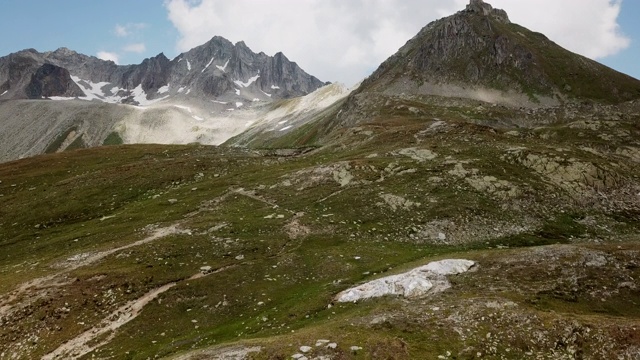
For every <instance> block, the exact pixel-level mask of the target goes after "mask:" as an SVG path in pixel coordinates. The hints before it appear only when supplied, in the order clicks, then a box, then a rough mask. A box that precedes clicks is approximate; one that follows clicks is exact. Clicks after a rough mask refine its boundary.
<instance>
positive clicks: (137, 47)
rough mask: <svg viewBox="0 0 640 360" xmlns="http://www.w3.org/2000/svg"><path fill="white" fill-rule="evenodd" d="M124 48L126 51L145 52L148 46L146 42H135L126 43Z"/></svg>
mask: <svg viewBox="0 0 640 360" xmlns="http://www.w3.org/2000/svg"><path fill="white" fill-rule="evenodd" d="M122 50H124V51H126V52H132V53H136V54H142V53H143V52H145V51H147V46H146V45H145V44H144V43H135V44H129V45H126V46H125V47H123V48H122Z"/></svg>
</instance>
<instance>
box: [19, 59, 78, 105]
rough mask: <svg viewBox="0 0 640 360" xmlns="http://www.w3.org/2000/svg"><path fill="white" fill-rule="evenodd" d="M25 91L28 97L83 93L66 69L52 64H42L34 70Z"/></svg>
mask: <svg viewBox="0 0 640 360" xmlns="http://www.w3.org/2000/svg"><path fill="white" fill-rule="evenodd" d="M25 92H26V95H27V97H28V98H30V99H40V98H42V97H51V96H64V97H76V96H83V95H84V93H83V92H82V90H81V89H80V88H79V87H78V85H76V83H74V82H73V80H71V75H70V74H69V71H68V70H67V69H64V68H61V67H59V66H55V65H52V64H44V65H42V66H41V67H40V68H38V70H36V72H35V74H33V75H32V76H31V82H29V84H28V85H27V87H26V88H25Z"/></svg>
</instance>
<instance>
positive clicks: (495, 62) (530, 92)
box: [354, 0, 640, 108]
mask: <svg viewBox="0 0 640 360" xmlns="http://www.w3.org/2000/svg"><path fill="white" fill-rule="evenodd" d="M586 79H589V80H588V81H587V80H586ZM363 91H369V92H371V91H373V92H384V93H385V94H391V95H396V94H403V93H404V94H407V93H413V94H420V95H436V96H445V97H459V98H469V99H473V100H480V101H485V102H490V103H495V104H501V105H507V106H514V107H531V108H535V107H541V106H542V107H546V106H555V105H559V104H561V103H564V102H567V101H575V100H578V101H582V100H584V99H589V100H595V101H603V102H608V103H619V102H621V101H628V100H632V99H635V98H638V97H640V82H639V81H638V80H636V79H633V78H631V77H629V76H627V75H624V74H621V73H619V72H616V71H614V70H612V69H609V68H607V67H606V66H604V65H601V64H599V63H597V62H595V61H592V60H590V59H587V58H585V57H583V56H580V55H578V54H574V53H572V52H570V51H568V50H566V49H563V48H562V47H560V46H558V45H557V44H555V43H554V42H553V41H551V40H549V39H548V38H547V37H546V36H544V35H543V34H540V33H536V32H533V31H530V30H528V29H526V28H524V27H522V26H520V25H517V24H514V23H511V22H510V21H509V17H508V15H507V13H506V12H505V11H504V10H500V9H494V8H493V7H492V6H491V5H490V4H487V3H485V2H484V1H482V0H471V1H470V2H469V4H468V5H467V6H466V8H465V9H464V10H462V11H459V12H457V13H455V14H453V15H451V16H448V17H446V18H442V19H439V20H436V21H434V22H432V23H430V24H428V25H427V26H425V27H424V28H423V29H422V30H421V31H420V32H419V33H418V34H417V35H416V36H415V37H414V38H413V39H411V40H409V41H408V42H407V43H406V44H405V45H404V46H403V47H402V48H401V49H400V50H399V51H398V52H397V53H396V54H395V55H393V56H392V57H390V58H389V59H387V60H386V61H385V62H384V63H383V64H382V65H380V67H379V68H378V69H377V70H376V71H375V72H374V73H373V74H372V75H371V76H370V77H369V78H368V79H366V80H365V81H364V82H363V85H362V86H361V87H360V89H359V90H358V91H357V92H363ZM357 92H356V93H354V95H355V94H357Z"/></svg>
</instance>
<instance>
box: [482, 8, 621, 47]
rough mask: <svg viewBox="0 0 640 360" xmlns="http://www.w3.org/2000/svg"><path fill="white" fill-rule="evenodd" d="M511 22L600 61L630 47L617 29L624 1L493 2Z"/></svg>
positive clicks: (618, 28)
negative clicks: (505, 13)
mask: <svg viewBox="0 0 640 360" xmlns="http://www.w3.org/2000/svg"><path fill="white" fill-rule="evenodd" d="M490 3H491V4H492V5H494V6H495V7H498V8H502V9H505V10H507V12H508V13H509V17H510V19H511V21H513V22H515V23H518V24H520V25H523V26H525V27H528V28H529V29H531V30H533V31H538V32H541V33H543V34H545V35H547V36H548V37H549V38H550V39H551V40H553V41H555V42H556V43H558V44H560V45H561V46H563V47H565V48H567V49H569V50H571V51H574V52H577V53H579V54H582V55H584V56H587V57H590V58H593V59H600V58H603V57H607V56H609V55H614V54H616V53H618V52H619V51H621V50H624V49H626V48H627V47H629V45H630V44H631V41H630V39H629V38H628V37H626V36H625V35H624V34H622V32H621V30H620V26H619V25H618V22H617V20H618V15H619V14H620V9H621V6H622V1H621V0H562V1H558V0H531V1H518V2H517V3H514V1H513V0H492V1H491V2H490Z"/></svg>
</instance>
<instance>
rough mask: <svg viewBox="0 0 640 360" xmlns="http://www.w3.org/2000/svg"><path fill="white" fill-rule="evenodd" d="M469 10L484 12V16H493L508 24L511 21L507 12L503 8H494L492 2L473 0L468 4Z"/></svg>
mask: <svg viewBox="0 0 640 360" xmlns="http://www.w3.org/2000/svg"><path fill="white" fill-rule="evenodd" d="M466 10H467V11H469V12H475V13H479V14H482V15H484V16H492V17H494V18H496V19H498V20H500V21H501V22H504V23H506V24H508V23H510V22H511V21H510V20H509V16H508V15H507V12H506V11H504V10H501V9H494V8H493V6H491V5H490V4H487V3H485V2H484V1H482V0H471V1H470V2H469V5H467V9H466Z"/></svg>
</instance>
